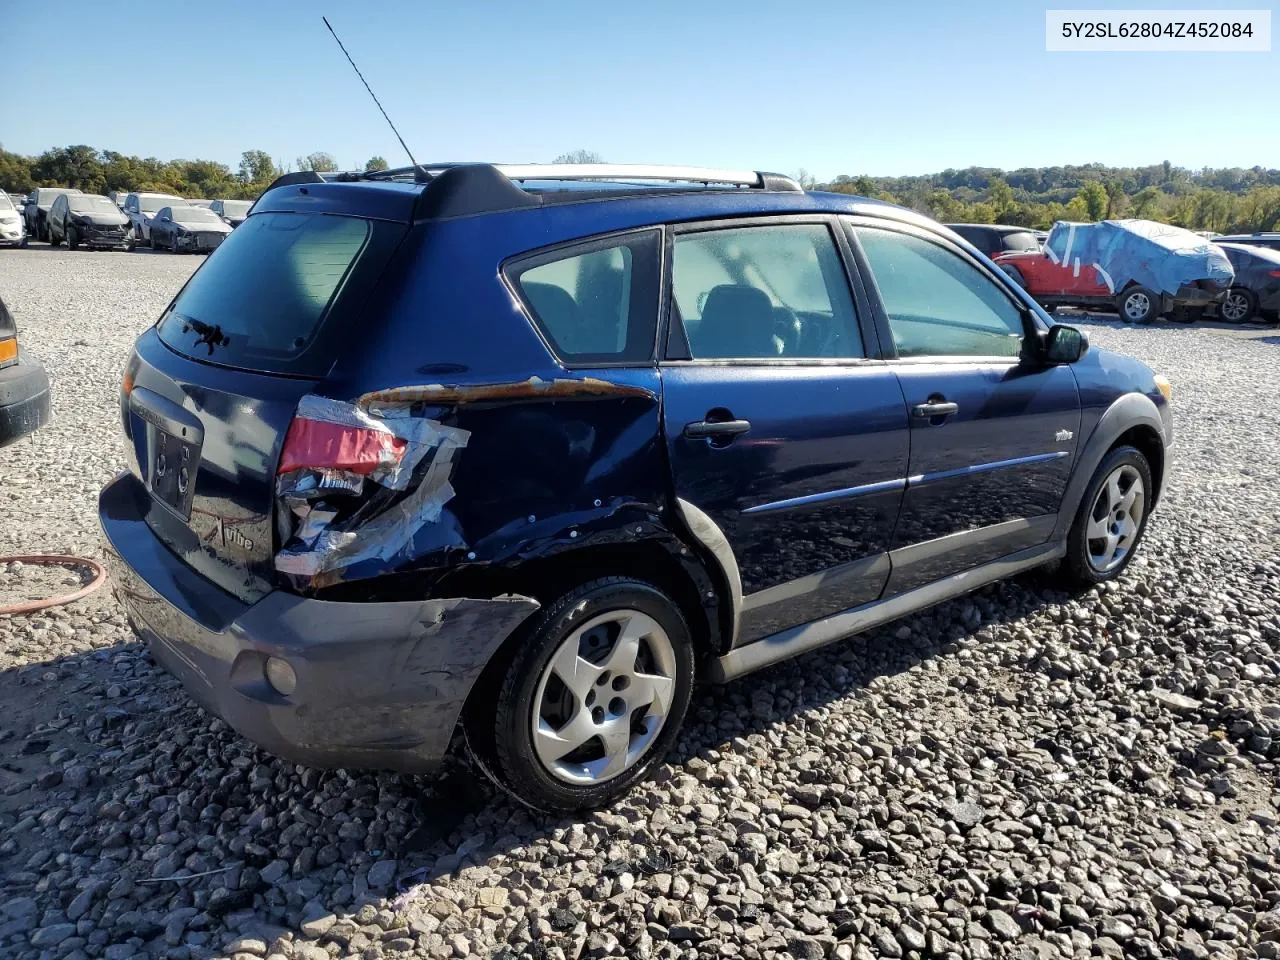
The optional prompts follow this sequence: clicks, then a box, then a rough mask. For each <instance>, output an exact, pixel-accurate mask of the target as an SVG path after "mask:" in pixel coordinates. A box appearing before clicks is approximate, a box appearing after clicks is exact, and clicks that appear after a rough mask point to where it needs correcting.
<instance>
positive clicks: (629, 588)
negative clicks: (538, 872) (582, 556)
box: [478, 577, 694, 811]
mask: <svg viewBox="0 0 1280 960" xmlns="http://www.w3.org/2000/svg"><path fill="white" fill-rule="evenodd" d="M623 608H631V609H635V610H639V611H640V612H642V613H645V614H648V615H649V616H651V617H653V618H654V619H655V620H656V621H657V622H658V623H659V624H660V625H661V626H662V628H663V629H664V630H665V631H666V632H667V636H668V638H669V639H670V640H671V646H672V649H673V650H674V651H675V657H676V674H677V675H676V678H675V693H674V695H673V697H672V702H671V711H670V712H669V713H668V715H667V719H666V722H665V723H664V725H663V728H662V731H661V732H660V733H659V734H658V737H657V738H656V739H655V740H654V742H653V744H652V745H651V746H650V748H649V753H648V755H647V756H646V757H644V758H643V759H641V760H640V761H639V762H638V763H637V764H636V765H635V766H633V767H632V768H631V769H629V770H627V771H626V772H624V773H623V774H621V775H620V776H618V777H615V778H614V779H612V780H609V781H606V782H604V783H601V784H593V785H584V786H578V785H575V784H570V783H565V782H564V781H561V780H558V779H556V778H555V777H554V776H552V775H551V774H550V773H549V772H548V771H547V770H546V769H545V768H544V767H543V766H542V764H541V762H540V761H539V760H538V758H537V755H536V753H535V752H534V747H533V704H534V696H535V694H536V693H537V690H538V684H539V681H540V679H541V677H542V674H543V671H544V670H545V669H546V666H547V663H548V662H549V661H550V659H551V657H552V655H553V654H554V653H555V651H556V649H557V648H558V647H559V646H560V644H561V643H562V642H563V641H564V638H565V637H566V636H568V634H569V633H571V632H572V631H573V630H574V629H576V628H577V627H578V626H579V625H581V624H582V623H584V622H586V621H588V620H590V619H592V618H593V617H596V616H599V615H600V614H602V613H607V612H609V611H610V610H619V609H623ZM693 678H694V652H693V640H692V636H691V634H690V631H689V627H688V624H687V623H686V621H685V618H684V615H683V614H682V613H681V611H680V608H679V607H678V606H677V604H676V603H675V602H674V601H672V600H671V599H669V598H668V597H667V596H666V595H665V594H664V593H662V591H660V590H659V589H658V588H656V587H654V586H652V585H650V584H647V583H644V582H643V581H640V580H633V579H630V578H623V577H607V578H603V579H600V580H595V581H592V582H590V583H587V584H583V585H582V586H581V587H578V588H576V589H574V590H571V591H569V592H568V593H566V594H564V595H563V596H562V597H560V598H559V599H558V600H557V601H556V602H555V603H553V604H551V605H550V606H548V607H546V608H545V609H544V610H543V611H540V612H539V614H537V615H535V619H534V621H533V622H532V623H531V624H530V625H529V628H528V630H527V631H524V636H523V637H522V638H521V640H520V641H519V644H518V646H517V648H516V650H515V653H514V654H513V656H512V657H511V660H510V663H509V664H508V665H507V668H506V672H505V677H504V679H503V682H502V684H501V687H500V688H499V692H498V696H497V704H496V709H495V710H494V711H493V713H492V714H490V715H489V722H490V723H492V725H493V726H492V731H491V733H490V735H489V736H487V737H485V736H483V735H482V737H481V738H478V739H479V740H480V742H482V743H487V744H488V745H489V746H490V747H491V756H490V758H488V759H491V761H492V765H493V768H492V769H490V770H489V772H490V773H491V774H492V775H493V776H494V777H496V778H497V779H498V780H499V784H500V786H502V787H503V788H504V789H505V790H507V791H508V792H509V793H511V794H512V795H513V796H514V797H516V799H518V800H520V801H521V802H523V803H525V804H527V805H528V806H530V807H534V808H535V809H539V810H557V811H571V810H582V809H590V808H593V807H598V806H601V805H602V804H605V803H608V802H609V801H611V800H613V799H614V798H616V797H618V796H619V795H621V794H623V793H625V792H626V791H627V790H629V789H630V788H631V787H632V786H633V785H634V784H635V783H637V782H638V781H640V780H642V779H644V777H645V776H646V775H647V774H648V773H649V771H650V770H651V769H652V768H653V766H654V765H656V764H657V763H659V762H661V760H662V758H663V757H664V756H665V755H666V754H667V752H668V751H669V750H670V748H671V745H672V744H673V743H674V742H675V739H676V737H677V736H679V733H680V726H681V723H682V722H683V720H684V715H685V713H686V711H687V710H688V706H689V701H690V700H691V698H692V693H693ZM484 733H489V731H484Z"/></svg>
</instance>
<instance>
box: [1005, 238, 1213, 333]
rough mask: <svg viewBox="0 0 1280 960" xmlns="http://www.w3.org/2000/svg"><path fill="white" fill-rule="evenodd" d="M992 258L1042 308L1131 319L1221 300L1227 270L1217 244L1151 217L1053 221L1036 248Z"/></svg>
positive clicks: (1185, 312)
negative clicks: (1093, 310)
mask: <svg viewBox="0 0 1280 960" xmlns="http://www.w3.org/2000/svg"><path fill="white" fill-rule="evenodd" d="M993 259H994V260H995V262H996V263H997V264H999V266H1000V268H1001V269H1002V270H1004V271H1005V273H1007V274H1009V275H1010V276H1011V277H1013V279H1014V280H1016V281H1017V282H1018V284H1019V285H1021V286H1022V288H1023V289H1024V290H1026V291H1027V292H1028V293H1030V294H1031V295H1032V296H1033V297H1035V298H1036V301H1037V302H1038V303H1040V305H1041V306H1043V307H1044V308H1045V309H1047V310H1049V311H1053V310H1054V309H1056V308H1057V307H1060V306H1074V307H1086V308H1097V307H1102V308H1105V309H1108V310H1116V311H1118V312H1119V313H1120V316H1121V319H1124V320H1127V321H1129V322H1131V323H1147V322H1149V321H1151V320H1154V319H1155V318H1156V317H1158V316H1160V315H1161V314H1165V313H1173V312H1175V311H1176V312H1177V316H1178V317H1179V318H1180V319H1181V318H1191V317H1192V316H1194V314H1192V313H1191V312H1190V311H1193V310H1203V308H1204V307H1207V306H1209V305H1210V304H1213V303H1217V302H1218V301H1220V300H1222V298H1223V297H1224V296H1226V293H1227V289H1228V288H1229V287H1230V286H1231V279H1232V276H1233V271H1232V268H1231V264H1230V262H1229V261H1228V260H1227V258H1226V256H1225V254H1223V252H1222V249H1221V248H1220V247H1218V246H1216V245H1215V244H1213V243H1210V242H1209V241H1208V240H1206V239H1204V238H1203V237H1200V236H1197V235H1196V234H1194V233H1192V232H1191V231H1189V230H1183V229H1182V228H1181V227H1174V226H1170V225H1168V224H1164V223H1155V222H1154V221H1151V220H1103V221H1101V222H1100V223H1068V222H1066V221H1059V222H1058V223H1055V224H1054V225H1053V229H1052V230H1051V231H1050V232H1049V237H1048V239H1047V240H1046V241H1045V244H1044V247H1043V249H1041V250H1036V251H1025V252H1010V253H1003V254H998V255H997V256H996V257H994V258H993Z"/></svg>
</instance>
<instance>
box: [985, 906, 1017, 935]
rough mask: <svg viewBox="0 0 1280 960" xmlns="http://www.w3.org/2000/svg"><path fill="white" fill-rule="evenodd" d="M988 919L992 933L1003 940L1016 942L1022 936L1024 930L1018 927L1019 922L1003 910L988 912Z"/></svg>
mask: <svg viewBox="0 0 1280 960" xmlns="http://www.w3.org/2000/svg"><path fill="white" fill-rule="evenodd" d="M986 919H987V926H988V927H990V928H991V932H992V933H994V934H995V935H996V936H997V937H999V938H1000V939H1001V940H1014V939H1017V938H1018V937H1019V936H1021V935H1022V928H1021V927H1019V926H1018V921H1016V920H1014V919H1013V917H1011V916H1009V914H1007V913H1005V912H1004V911H1003V910H988V911H987V918H986Z"/></svg>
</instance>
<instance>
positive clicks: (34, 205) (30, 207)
mask: <svg viewBox="0 0 1280 960" xmlns="http://www.w3.org/2000/svg"><path fill="white" fill-rule="evenodd" d="M79 192H80V191H79V190H77V189H76V188H75V187H70V188H68V187H36V188H35V189H34V190H32V191H31V196H29V197H27V205H26V207H25V208H24V210H23V211H22V212H23V216H24V217H26V221H27V236H29V237H34V238H35V239H37V240H48V239H49V228H48V224H47V219H48V216H49V209H50V208H51V207H52V206H53V201H54V200H56V199H57V198H58V197H59V196H60V195H61V194H64V193H79Z"/></svg>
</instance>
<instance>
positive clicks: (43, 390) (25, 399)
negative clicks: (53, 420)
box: [0, 300, 49, 447]
mask: <svg viewBox="0 0 1280 960" xmlns="http://www.w3.org/2000/svg"><path fill="white" fill-rule="evenodd" d="M48 422H49V377H48V376H47V375H46V374H45V372H44V367H42V366H41V365H40V364H39V363H38V362H37V361H36V360H35V359H34V358H33V357H31V356H29V355H28V354H25V353H23V352H22V351H21V350H20V349H19V348H18V326H17V324H16V323H14V321H13V315H12V314H10V313H9V310H8V308H6V307H5V305H4V301H3V300H0V447H3V446H5V445H6V444H9V443H13V441H15V440H17V439H18V438H19V437H25V436H26V435H27V434H28V433H30V432H31V431H33V430H38V429H39V428H40V427H43V426H44V425H45V424H46V423H48Z"/></svg>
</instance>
